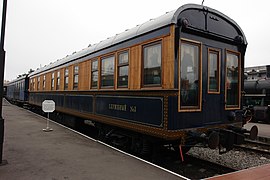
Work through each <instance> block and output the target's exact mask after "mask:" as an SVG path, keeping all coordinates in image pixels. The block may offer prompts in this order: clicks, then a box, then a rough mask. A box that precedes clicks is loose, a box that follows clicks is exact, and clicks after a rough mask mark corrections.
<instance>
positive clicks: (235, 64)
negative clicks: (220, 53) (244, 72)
mask: <svg viewBox="0 0 270 180" xmlns="http://www.w3.org/2000/svg"><path fill="white" fill-rule="evenodd" d="M239 60H240V59H239V54H237V53H234V52H230V51H227V54H226V86H225V87H226V93H225V95H226V108H239V107H240V88H239V87H240V83H239V77H240V66H239V65H240V62H239Z"/></svg>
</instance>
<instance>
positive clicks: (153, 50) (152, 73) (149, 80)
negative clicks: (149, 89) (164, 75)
mask: <svg viewBox="0 0 270 180" xmlns="http://www.w3.org/2000/svg"><path fill="white" fill-rule="evenodd" d="M143 62H144V69H143V84H144V85H161V43H156V44H154V45H148V46H146V47H144V48H143Z"/></svg>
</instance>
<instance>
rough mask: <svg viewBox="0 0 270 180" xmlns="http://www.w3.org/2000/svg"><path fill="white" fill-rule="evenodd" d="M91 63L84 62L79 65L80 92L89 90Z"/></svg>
mask: <svg viewBox="0 0 270 180" xmlns="http://www.w3.org/2000/svg"><path fill="white" fill-rule="evenodd" d="M89 69H90V64H89V61H84V62H82V63H80V64H79V87H78V89H79V90H83V91H86V90H89Z"/></svg>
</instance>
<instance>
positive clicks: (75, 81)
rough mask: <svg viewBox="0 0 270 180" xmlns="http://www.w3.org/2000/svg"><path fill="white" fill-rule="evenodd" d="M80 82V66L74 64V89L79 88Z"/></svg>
mask: <svg viewBox="0 0 270 180" xmlns="http://www.w3.org/2000/svg"><path fill="white" fill-rule="evenodd" d="M78 84H79V66H78V65H77V66H74V73H73V89H78Z"/></svg>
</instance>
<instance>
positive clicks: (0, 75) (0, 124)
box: [0, 0, 7, 164]
mask: <svg viewBox="0 0 270 180" xmlns="http://www.w3.org/2000/svg"><path fill="white" fill-rule="evenodd" d="M2 11H3V12H2V28H1V44H0V98H1V99H0V164H3V159H2V156H3V144H4V119H3V117H2V99H3V83H4V70H5V68H4V66H5V55H6V52H5V50H4V41H5V29H6V13H7V0H3V10H2Z"/></svg>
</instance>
